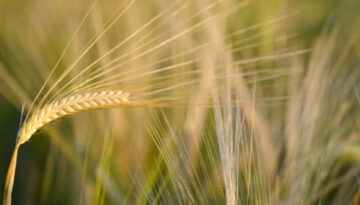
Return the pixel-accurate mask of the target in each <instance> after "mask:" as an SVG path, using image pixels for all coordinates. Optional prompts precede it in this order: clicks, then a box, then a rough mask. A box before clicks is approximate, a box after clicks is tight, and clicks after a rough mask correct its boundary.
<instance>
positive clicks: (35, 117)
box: [3, 90, 129, 204]
mask: <svg viewBox="0 0 360 205" xmlns="http://www.w3.org/2000/svg"><path fill="white" fill-rule="evenodd" d="M128 97H129V93H126V92H122V91H118V90H112V91H99V92H87V93H81V94H74V95H70V96H68V97H64V98H62V99H59V100H57V101H55V102H53V103H50V104H47V105H45V106H44V107H43V108H41V109H39V110H37V111H36V112H34V113H33V114H32V116H31V117H30V118H29V120H27V121H26V122H25V123H24V124H23V126H22V127H21V129H20V131H19V134H18V139H17V142H16V146H15V149H14V153H13V156H12V160H11V162H10V165H9V170H8V173H7V177H6V183H5V192H4V201H3V203H4V204H11V192H12V189H13V185H14V178H15V169H16V159H17V153H18V149H19V147H20V145H22V144H24V143H25V142H26V141H28V140H29V139H30V138H31V136H32V135H33V134H34V133H35V132H36V131H37V130H38V129H40V128H41V127H43V126H44V125H45V124H47V123H49V122H51V121H54V120H56V119H58V118H61V117H63V116H66V115H70V114H73V113H76V112H80V111H85V110H93V109H100V108H110V107H116V106H120V105H124V104H126V103H128Z"/></svg>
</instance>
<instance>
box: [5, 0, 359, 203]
mask: <svg viewBox="0 0 360 205" xmlns="http://www.w3.org/2000/svg"><path fill="white" fill-rule="evenodd" d="M54 2H55V1H54ZM116 2H119V1H116ZM56 3H57V4H59V2H56ZM34 4H38V2H37V0H0V60H1V61H2V62H3V63H4V64H5V65H6V63H9V64H11V63H12V64H11V66H10V69H16V68H15V67H14V65H16V63H19V64H23V63H24V62H18V61H20V59H17V58H16V57H14V56H13V55H12V54H13V53H14V52H22V50H23V49H22V48H21V45H22V43H24V42H21V43H19V44H18V46H19V50H17V51H14V50H9V47H8V46H7V45H8V43H7V42H8V41H11V36H12V35H16V36H28V35H32V34H28V33H15V32H19V31H21V29H18V30H17V31H14V30H13V28H14V27H22V26H23V25H24V24H26V23H27V19H28V18H30V17H31V15H32V11H31V8H32V6H33V5H34ZM49 4H51V2H49ZM61 4H65V6H64V7H63V8H66V7H72V6H81V4H83V5H86V7H85V8H84V11H85V9H86V8H87V6H88V5H89V1H81V2H76V3H75V2H74V1H62V2H61ZM73 4H76V5H73ZM252 5H253V7H254V8H251V9H253V10H254V11H255V12H254V13H253V15H254V17H255V18H257V19H258V20H260V21H261V20H266V19H269V18H272V17H274V16H277V15H278V14H280V13H282V11H283V10H289V11H292V12H290V13H295V16H294V17H293V18H292V19H291V24H289V25H287V26H286V27H287V30H288V31H289V33H293V32H295V33H297V34H298V38H297V39H296V40H297V41H299V42H297V44H298V45H301V46H303V47H305V48H311V47H312V45H313V44H314V42H315V41H316V39H317V38H318V36H319V35H320V34H321V32H322V31H323V30H324V29H328V30H331V28H336V29H338V30H339V31H340V33H341V34H342V35H343V36H344V38H346V36H348V37H350V36H351V35H353V34H354V32H356V31H357V32H360V29H359V28H360V1H359V0H343V1H339V0H316V1H313V0H301V1H294V0H254V1H252ZM49 12H52V13H53V15H56V13H57V12H58V11H57V10H51V11H49ZM60 13H61V12H60ZM43 20H44V19H43ZM45 21H46V20H45ZM35 29H36V28H35ZM25 31H26V30H25ZM50 33H52V34H53V35H57V34H58V35H59V36H60V37H59V38H60V39H61V40H60V42H59V43H58V42H53V43H54V44H53V45H48V46H49V47H48V48H44V49H47V50H48V51H49V52H51V51H52V48H51V46H54V45H56V44H58V45H59V47H63V45H64V43H65V41H66V37H64V36H63V35H64V34H62V33H61V32H59V33H58V32H57V31H50ZM65 36H66V35H65ZM27 39H31V38H27ZM54 39H57V37H56V36H54ZM62 40H64V42H62ZM26 43H28V45H29V46H31V45H32V43H33V42H30V41H28V42H26ZM357 43H358V44H359V45H355V46H356V47H357V51H358V53H360V43H359V42H357ZM14 45H16V43H14ZM55 50H56V49H55ZM58 54H59V50H56V54H53V56H58ZM49 62H55V59H50V60H49ZM354 63H358V62H357V59H354ZM49 64H51V63H49ZM8 69H9V68H8ZM9 72H18V71H15V70H9ZM24 77H25V78H26V77H27V76H24ZM18 80H19V79H18ZM37 83H38V84H41V83H42V82H37ZM0 85H1V84H0ZM8 100H9V98H5V97H4V96H3V95H2V93H0V133H1V138H0V152H1V154H0V156H1V157H0V193H3V184H4V180H5V175H6V171H7V167H8V164H9V161H10V157H11V153H12V150H13V146H14V144H15V138H16V134H17V131H18V127H19V120H20V111H19V110H18V108H17V107H16V106H14V105H13V104H12V103H11V102H9V101H8ZM17 106H18V105H17ZM130 143H131V142H130ZM128 146H131V145H128ZM50 147H51V140H50V139H49V138H47V137H46V136H42V134H41V133H40V134H39V135H37V136H36V137H34V138H33V139H32V142H31V143H26V144H25V145H24V146H23V147H22V148H21V149H20V153H19V155H20V157H19V159H18V166H17V173H16V182H15V188H14V190H16V191H15V192H14V196H13V204H33V203H31V202H34V201H37V200H39V199H38V198H37V197H39V194H38V192H39V191H40V190H41V189H40V187H41V186H43V184H42V183H43V181H42V178H43V176H44V171H45V164H46V160H47V155H48V152H49V150H50V149H51V148H50ZM65 164H66V163H65ZM70 169H71V168H70ZM63 179H64V180H69V178H67V176H66V174H65V176H64V178H63ZM30 187H31V188H30ZM63 188H64V189H67V188H66V187H63ZM56 191H58V194H60V195H61V190H56ZM27 199H32V200H30V201H29V200H27ZM24 200H25V201H24ZM64 203H66V200H65V202H64ZM55 204H63V203H62V202H61V201H58V202H56V203H55Z"/></svg>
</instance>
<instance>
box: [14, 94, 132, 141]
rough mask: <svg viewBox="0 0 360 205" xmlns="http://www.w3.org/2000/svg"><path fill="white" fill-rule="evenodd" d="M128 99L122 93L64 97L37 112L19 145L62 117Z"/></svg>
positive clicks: (111, 105)
mask: <svg viewBox="0 0 360 205" xmlns="http://www.w3.org/2000/svg"><path fill="white" fill-rule="evenodd" d="M128 97H129V93H125V92H122V91H101V92H88V93H82V94H75V95H71V96H68V97H64V98H62V99H60V100H57V101H55V102H53V103H50V104H48V105H46V106H44V107H43V108H42V109H40V110H38V111H37V112H35V113H34V114H33V115H32V117H31V118H30V119H29V120H28V122H27V123H25V124H24V125H23V126H22V129H21V130H20V132H19V138H18V142H17V144H23V143H24V142H26V141H27V140H29V139H30V137H31V135H33V134H34V133H35V132H36V131H37V130H38V129H39V128H41V127H42V126H44V125H45V124H47V123H49V122H51V121H53V120H56V119H58V118H60V117H63V116H65V115H70V114H73V113H76V112H80V111H84V110H91V109H99V108H108V107H115V106H119V105H122V104H124V103H126V102H128V100H127V99H128Z"/></svg>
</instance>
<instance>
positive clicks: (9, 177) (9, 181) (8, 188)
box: [3, 142, 20, 205]
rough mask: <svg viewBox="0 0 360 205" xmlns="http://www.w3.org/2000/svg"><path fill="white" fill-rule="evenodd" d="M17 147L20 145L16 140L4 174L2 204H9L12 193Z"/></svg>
mask: <svg viewBox="0 0 360 205" xmlns="http://www.w3.org/2000/svg"><path fill="white" fill-rule="evenodd" d="M19 147H20V143H18V142H17V143H16V146H15V149H14V152H13V154H12V157H11V161H10V165H9V169H8V171H7V174H6V181H5V189H4V197H3V205H10V204H11V193H12V190H13V187H14V179H15V170H16V162H17V155H18V150H19Z"/></svg>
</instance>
